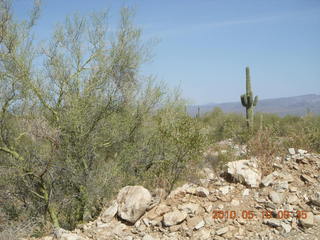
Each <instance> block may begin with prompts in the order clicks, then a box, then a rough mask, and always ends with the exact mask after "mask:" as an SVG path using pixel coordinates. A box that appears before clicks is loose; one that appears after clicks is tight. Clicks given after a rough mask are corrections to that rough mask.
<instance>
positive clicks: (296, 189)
mask: <svg viewBox="0 0 320 240" xmlns="http://www.w3.org/2000/svg"><path fill="white" fill-rule="evenodd" d="M289 191H290V192H297V191H298V188H297V187H294V186H289Z"/></svg>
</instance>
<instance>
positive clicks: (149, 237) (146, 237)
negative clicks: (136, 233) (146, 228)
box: [141, 234, 154, 240]
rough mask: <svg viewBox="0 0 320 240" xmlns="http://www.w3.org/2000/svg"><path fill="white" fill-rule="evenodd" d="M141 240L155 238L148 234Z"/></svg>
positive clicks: (152, 239)
mask: <svg viewBox="0 0 320 240" xmlns="http://www.w3.org/2000/svg"><path fill="white" fill-rule="evenodd" d="M141 240H154V238H153V237H152V236H151V235H149V234H146V235H144V236H143V238H142V239H141Z"/></svg>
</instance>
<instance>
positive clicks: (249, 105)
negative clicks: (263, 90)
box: [240, 67, 258, 129]
mask: <svg viewBox="0 0 320 240" xmlns="http://www.w3.org/2000/svg"><path fill="white" fill-rule="evenodd" d="M240 99H241V103H242V106H244V107H245V108H246V120H247V126H248V128H250V129H251V128H252V126H253V115H254V113H253V109H254V107H255V106H256V105H257V103H258V96H255V97H253V92H252V90H251V79H250V69H249V67H246V93H245V94H243V95H241V97H240Z"/></svg>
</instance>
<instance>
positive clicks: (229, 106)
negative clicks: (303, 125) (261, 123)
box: [188, 94, 320, 116]
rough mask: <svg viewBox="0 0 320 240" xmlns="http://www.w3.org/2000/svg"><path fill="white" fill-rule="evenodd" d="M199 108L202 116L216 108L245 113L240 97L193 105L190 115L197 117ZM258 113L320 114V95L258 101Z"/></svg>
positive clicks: (189, 108) (280, 114) (189, 111)
mask: <svg viewBox="0 0 320 240" xmlns="http://www.w3.org/2000/svg"><path fill="white" fill-rule="evenodd" d="M198 107H200V115H203V114H204V113H207V112H210V111H212V110H213V109H214V108H215V107H219V108H221V109H222V110H223V111H224V112H228V113H230V112H234V113H245V108H244V107H243V106H242V105H241V102H240V97H239V101H238V102H228V103H219V104H215V103H210V104H205V105H199V106H197V105H192V106H189V107H188V113H189V114H190V115H192V116H195V115H196V113H197V111H198ZM255 111H256V112H265V113H274V114H277V115H279V116H285V115H296V116H303V115H305V114H306V113H307V112H312V113H314V114H317V115H319V114H320V95H318V94H308V95H302V96H295V97H283V98H273V99H262V100H259V101H258V104H257V107H256V109H255Z"/></svg>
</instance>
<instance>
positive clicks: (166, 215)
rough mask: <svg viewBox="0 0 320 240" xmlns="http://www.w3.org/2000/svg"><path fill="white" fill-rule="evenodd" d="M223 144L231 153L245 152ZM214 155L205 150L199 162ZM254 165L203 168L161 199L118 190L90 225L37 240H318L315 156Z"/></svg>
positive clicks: (298, 154) (292, 155)
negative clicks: (263, 167) (264, 169)
mask: <svg viewBox="0 0 320 240" xmlns="http://www.w3.org/2000/svg"><path fill="white" fill-rule="evenodd" d="M226 143H227V144H228V145H229V147H230V146H231V147H232V148H234V149H236V151H235V154H241V153H242V151H245V150H243V149H245V146H240V147H239V146H238V145H233V144H232V143H231V142H230V141H224V142H222V144H226ZM221 151H225V150H221ZM218 154H219V152H215V151H211V150H209V151H208V152H207V153H206V156H208V155H211V156H213V157H214V156H217V155H218ZM257 163H258V159H255V158H252V159H248V160H237V161H233V162H229V163H227V164H226V165H225V170H223V171H216V172H214V171H213V170H212V169H210V168H203V169H202V170H201V174H200V177H201V178H200V179H198V181H195V182H194V183H186V184H184V185H183V186H181V187H178V188H176V189H175V190H174V191H172V192H171V193H170V194H169V195H168V196H165V195H164V191H163V190H161V189H150V191H149V190H147V189H146V188H144V187H143V186H126V187H124V188H122V189H121V190H120V191H119V193H118V195H117V197H116V199H114V200H113V201H111V202H109V203H108V204H106V206H105V208H104V210H103V211H102V212H101V214H100V216H99V217H98V218H97V219H95V220H94V221H92V222H89V223H86V224H82V225H79V226H78V227H77V229H75V230H74V231H72V232H69V231H66V230H63V229H55V231H54V233H53V234H52V235H50V236H47V237H43V238H41V240H52V239H61V240H62V239H63V240H74V239H77V240H89V239H90V240H91V239H92V240H93V239H95V240H109V239H110V240H111V239H126V240H138V239H142V240H157V239H159V240H160V239H168V240H169V239H172V240H173V239H194V240H206V239H208V240H209V239H217V240H223V239H292V240H293V239H301V240H302V239H305V240H311V239H314V240H315V239H319V238H318V234H319V232H320V188H319V186H320V177H319V175H320V155H319V154H313V153H308V152H307V151H305V150H302V149H294V148H290V149H288V152H287V155H286V156H285V157H283V158H280V157H277V158H276V159H273V161H272V163H270V164H272V166H270V167H271V168H270V169H271V172H270V173H268V175H266V176H263V174H262V172H261V169H260V168H259V166H258V165H257ZM266 164H269V163H266ZM39 240H40V239H39Z"/></svg>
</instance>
